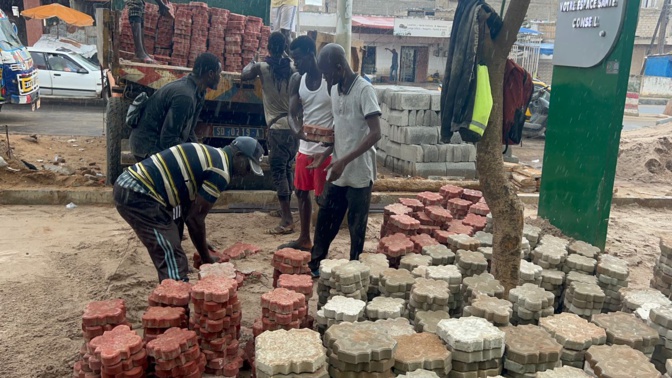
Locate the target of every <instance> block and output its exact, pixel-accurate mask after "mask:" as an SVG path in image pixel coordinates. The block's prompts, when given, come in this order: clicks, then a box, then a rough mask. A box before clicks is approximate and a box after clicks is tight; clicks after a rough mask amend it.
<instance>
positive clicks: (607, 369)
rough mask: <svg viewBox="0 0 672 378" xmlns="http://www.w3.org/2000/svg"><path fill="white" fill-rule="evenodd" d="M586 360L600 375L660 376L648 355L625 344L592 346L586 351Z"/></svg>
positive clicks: (657, 377) (614, 377)
mask: <svg viewBox="0 0 672 378" xmlns="http://www.w3.org/2000/svg"><path fill="white" fill-rule="evenodd" d="M586 362H587V364H588V365H589V366H590V368H591V370H592V371H593V372H595V374H596V375H597V376H598V377H604V378H620V377H633V378H634V377H637V378H659V377H660V373H659V372H658V371H657V370H656V368H655V367H654V366H653V364H652V363H651V362H649V358H648V357H646V356H645V355H644V354H642V352H640V351H638V350H634V349H632V348H630V347H627V346H625V345H613V346H607V345H596V346H592V347H590V349H588V352H587V353H586Z"/></svg>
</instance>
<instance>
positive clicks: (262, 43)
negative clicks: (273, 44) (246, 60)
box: [259, 26, 271, 61]
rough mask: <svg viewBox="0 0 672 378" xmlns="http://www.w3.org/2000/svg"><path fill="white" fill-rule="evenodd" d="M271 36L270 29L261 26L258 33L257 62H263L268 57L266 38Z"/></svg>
mask: <svg viewBox="0 0 672 378" xmlns="http://www.w3.org/2000/svg"><path fill="white" fill-rule="evenodd" d="M270 36H271V28H270V27H268V26H262V27H261V32H260V33H259V60H260V61H261V60H263V59H265V58H266V57H267V56H268V38H269V37H270Z"/></svg>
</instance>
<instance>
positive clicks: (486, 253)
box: [476, 247, 492, 269]
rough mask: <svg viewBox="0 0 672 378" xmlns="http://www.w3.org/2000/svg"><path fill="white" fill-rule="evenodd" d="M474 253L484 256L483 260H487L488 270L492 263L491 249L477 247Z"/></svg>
mask: <svg viewBox="0 0 672 378" xmlns="http://www.w3.org/2000/svg"><path fill="white" fill-rule="evenodd" d="M476 252H480V253H482V254H483V256H485V259H486V260H488V269H489V267H490V264H491V262H492V247H478V249H477V250H476Z"/></svg>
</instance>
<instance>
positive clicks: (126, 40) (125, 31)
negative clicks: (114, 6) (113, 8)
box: [119, 8, 135, 54]
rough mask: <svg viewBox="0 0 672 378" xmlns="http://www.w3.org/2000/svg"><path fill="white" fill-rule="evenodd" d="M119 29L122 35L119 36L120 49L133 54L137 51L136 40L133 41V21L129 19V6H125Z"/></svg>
mask: <svg viewBox="0 0 672 378" xmlns="http://www.w3.org/2000/svg"><path fill="white" fill-rule="evenodd" d="M119 30H121V35H120V38H119V50H121V51H123V52H125V53H128V54H132V53H133V51H135V42H134V41H133V31H131V23H130V22H129V21H128V8H124V10H123V12H121V18H120V19H119Z"/></svg>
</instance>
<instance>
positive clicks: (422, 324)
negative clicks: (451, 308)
mask: <svg viewBox="0 0 672 378" xmlns="http://www.w3.org/2000/svg"><path fill="white" fill-rule="evenodd" d="M444 319H450V314H449V313H448V312H447V311H417V312H416V313H415V319H414V324H415V330H416V331H417V332H427V333H433V334H436V332H437V328H438V325H439V322H440V321H442V320H444Z"/></svg>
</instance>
